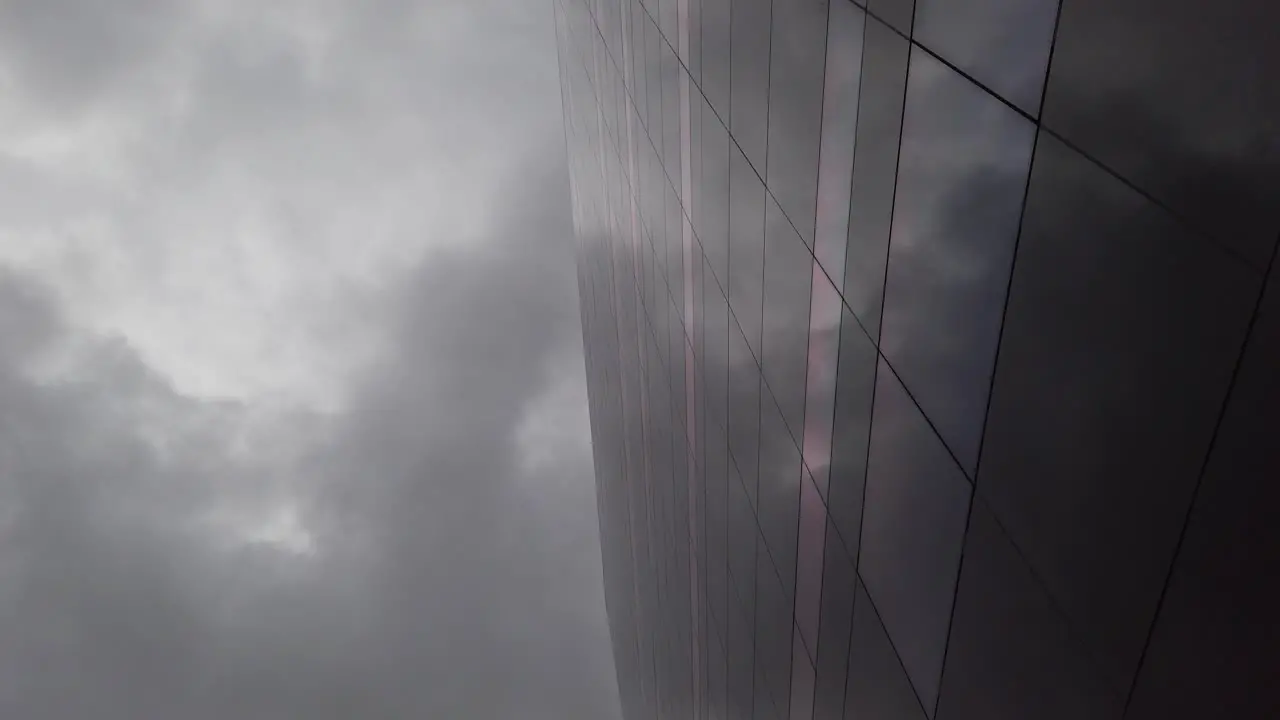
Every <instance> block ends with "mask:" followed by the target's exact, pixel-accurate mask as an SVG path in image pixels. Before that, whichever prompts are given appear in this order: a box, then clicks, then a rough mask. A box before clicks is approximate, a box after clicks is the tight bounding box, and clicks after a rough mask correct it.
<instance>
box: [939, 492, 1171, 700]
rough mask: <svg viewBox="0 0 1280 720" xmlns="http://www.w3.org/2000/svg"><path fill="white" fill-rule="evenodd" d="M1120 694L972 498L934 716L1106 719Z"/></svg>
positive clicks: (1010, 544)
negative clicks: (972, 503)
mask: <svg viewBox="0 0 1280 720" xmlns="http://www.w3.org/2000/svg"><path fill="white" fill-rule="evenodd" d="M995 628H999V629H1000V630H999V631H998V632H997V631H994V629H995ZM1123 700H1124V698H1123V697H1121V696H1120V695H1119V694H1118V693H1116V692H1115V691H1114V690H1112V689H1111V688H1110V687H1109V686H1108V685H1107V683H1106V682H1104V680H1103V677H1102V673H1101V672H1100V671H1099V670H1098V669H1097V668H1096V667H1095V665H1094V664H1093V663H1092V662H1091V660H1090V658H1089V656H1088V655H1087V654H1086V653H1085V651H1084V647H1083V645H1081V643H1080V642H1079V640H1078V639H1077V638H1076V637H1075V635H1074V633H1073V632H1072V630H1071V627H1070V626H1069V625H1068V623H1067V621H1066V619H1065V618H1064V617H1063V616H1062V614H1061V613H1060V612H1059V611H1058V610H1057V608H1055V607H1054V604H1053V601H1052V600H1051V599H1050V598H1049V596H1048V594H1047V593H1046V592H1045V591H1044V588H1043V587H1041V586H1040V584H1039V583H1038V582H1036V580H1035V578H1034V577H1033V576H1032V574H1031V569H1030V567H1028V566H1027V564H1026V561H1025V560H1023V559H1022V557H1021V556H1019V555H1018V552H1017V550H1016V549H1015V548H1014V546H1013V544H1012V543H1011V542H1010V541H1009V538H1008V537H1006V536H1005V534H1004V531H1003V530H1001V529H1000V526H999V525H998V524H997V522H996V519H995V517H994V516H993V515H992V514H991V512H990V511H989V510H988V509H987V508H986V506H985V505H984V504H983V503H982V502H975V503H974V505H973V516H972V519H971V520H970V522H969V532H968V536H967V538H966V540H965V549H964V569H963V570H962V571H961V573H960V589H959V593H958V594H957V595H956V608H955V619H954V621H953V624H952V628H951V640H950V643H949V644H948V647H947V669H946V672H945V673H944V674H943V676H942V691H941V693H940V697H939V699H938V713H937V720H954V719H956V718H988V717H989V718H1024V717H1025V718H1032V717H1034V718H1045V719H1046V720H1071V719H1073V718H1097V719H1098V720H1106V718H1118V717H1120V715H1121V711H1122V710H1123V707H1124V704H1123ZM1170 717H1173V716H1170Z"/></svg>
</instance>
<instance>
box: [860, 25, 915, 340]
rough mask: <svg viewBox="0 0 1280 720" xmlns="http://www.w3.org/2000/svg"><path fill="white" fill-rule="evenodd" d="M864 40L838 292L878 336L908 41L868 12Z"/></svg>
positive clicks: (905, 82)
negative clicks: (846, 231) (842, 277)
mask: <svg viewBox="0 0 1280 720" xmlns="http://www.w3.org/2000/svg"><path fill="white" fill-rule="evenodd" d="M865 43H866V47H865V49H864V51H863V53H864V54H863V63H862V67H863V73H862V99H861V100H860V101H859V105H858V138H857V148H856V149H855V152H854V157H853V190H852V194H851V195H850V197H849V242H848V251H847V252H848V257H847V258H846V261H845V280H844V297H845V300H846V301H847V302H848V303H849V307H850V308H852V309H853V311H854V312H855V313H857V315H858V317H859V319H861V320H862V323H863V325H864V326H865V327H866V328H867V331H868V332H869V333H870V334H871V337H872V338H878V337H879V333H880V304H881V301H882V300H883V295H884V268H885V261H886V259H887V258H888V254H889V225H890V223H891V222H892V220H893V188H894V184H895V183H896V181H897V175H898V140H899V131H900V130H901V128H902V103H903V99H904V97H905V93H906V87H907V51H908V48H909V44H908V43H907V41H906V40H904V39H903V38H902V37H900V36H899V35H897V34H896V33H894V32H893V31H892V30H890V29H889V28H888V27H887V26H886V25H885V24H884V23H881V22H879V21H878V20H876V19H874V18H868V19H867V28H866V38H865Z"/></svg>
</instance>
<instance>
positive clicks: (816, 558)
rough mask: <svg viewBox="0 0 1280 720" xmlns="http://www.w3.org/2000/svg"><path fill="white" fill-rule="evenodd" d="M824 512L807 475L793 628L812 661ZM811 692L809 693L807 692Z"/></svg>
mask: <svg viewBox="0 0 1280 720" xmlns="http://www.w3.org/2000/svg"><path fill="white" fill-rule="evenodd" d="M826 529H827V509H826V507H824V506H823V504H822V498H821V496H819V495H818V488H817V487H816V486H815V485H814V484H813V478H811V477H809V476H808V475H807V473H806V474H805V476H804V477H803V478H802V479H801V481H800V529H799V533H798V539H797V544H796V628H797V630H798V631H799V633H800V636H801V637H802V639H803V640H804V648H805V649H804V652H805V653H807V655H806V657H807V658H809V661H810V662H812V661H813V659H814V658H815V657H816V653H815V652H814V651H815V650H817V647H818V620H819V612H820V611H821V608H822V566H823V562H822V556H823V552H824V551H825V549H826V548H825V540H826ZM810 692H811V693H812V690H810Z"/></svg>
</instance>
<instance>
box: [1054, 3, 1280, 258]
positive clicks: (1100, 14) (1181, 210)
mask: <svg viewBox="0 0 1280 720" xmlns="http://www.w3.org/2000/svg"><path fill="white" fill-rule="evenodd" d="M1061 15H1062V16H1061V19H1060V20H1059V24H1058V34H1057V40H1056V42H1055V45H1054V51H1053V67H1052V69H1051V70H1050V73H1049V87H1048V90H1047V91H1046V92H1047V96H1046V98H1045V109H1044V117H1045V123H1046V125H1047V127H1049V128H1050V129H1052V130H1053V131H1054V132H1057V133H1060V134H1061V135H1062V136H1063V137H1065V138H1066V139H1067V140H1069V141H1070V142H1072V143H1073V144H1074V145H1076V146H1077V147H1079V148H1081V149H1082V150H1083V151H1084V152H1086V153H1088V154H1089V155H1091V156H1093V157H1096V158H1097V159H1099V160H1101V161H1102V163H1103V164H1104V165H1106V166H1107V167H1110V168H1112V169H1114V170H1115V171H1117V172H1118V173H1119V174H1120V175H1122V176H1123V177H1125V178H1127V179H1129V180H1130V181H1132V182H1133V183H1134V184H1135V185H1137V186H1138V187H1140V188H1142V189H1143V190H1144V191H1146V192H1148V193H1150V194H1151V195H1154V196H1155V197H1157V198H1159V199H1160V200H1161V201H1162V202H1163V203H1165V204H1166V205H1167V206H1169V207H1171V208H1172V209H1173V210H1174V211H1175V212H1176V213H1177V214H1178V215H1179V216H1182V217H1186V218H1189V219H1190V220H1191V221H1192V222H1194V223H1195V224H1196V225H1197V226H1198V227H1199V228H1200V229H1201V230H1203V231H1205V232H1207V233H1208V234H1210V235H1212V236H1213V237H1215V238H1217V239H1218V241H1219V242H1221V243H1222V244H1224V245H1225V246H1227V247H1230V248H1231V249H1232V250H1234V251H1235V252H1237V253H1239V254H1240V255H1241V256H1242V257H1244V258H1246V259H1248V261H1249V262H1251V263H1252V264H1253V265H1254V266H1255V267H1257V268H1259V269H1263V268H1265V267H1266V263H1267V260H1268V258H1269V257H1270V251H1271V248H1272V247H1274V244H1275V240H1276V232H1277V230H1280V204H1277V203H1276V202H1275V199H1276V197H1277V196H1280V142H1277V141H1276V138H1277V136H1278V133H1277V125H1276V118H1280V83H1277V82H1276V80H1275V68H1277V67H1280V46H1278V45H1277V44H1276V41H1275V29H1276V28H1277V27H1280V3H1275V2H1250V1H1249V0H1231V1H1229V2H1221V3H1214V4H1213V5H1212V7H1211V8H1210V7H1208V6H1206V5H1205V4H1204V3H1202V2H1197V1H1196V0H1071V1H1070V2H1067V3H1065V4H1064V5H1063V8H1062V14H1061Z"/></svg>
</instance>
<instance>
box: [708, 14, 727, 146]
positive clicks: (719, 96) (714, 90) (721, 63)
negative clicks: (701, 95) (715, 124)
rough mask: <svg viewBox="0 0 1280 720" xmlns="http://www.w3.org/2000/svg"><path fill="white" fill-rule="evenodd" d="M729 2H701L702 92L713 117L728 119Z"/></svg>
mask: <svg viewBox="0 0 1280 720" xmlns="http://www.w3.org/2000/svg"><path fill="white" fill-rule="evenodd" d="M729 5H730V0H702V90H703V92H705V93H706V95H707V102H709V103H711V107H712V109H714V110H715V114H716V115H718V116H719V117H720V118H723V119H724V120H726V121H727V120H728V119H729V41H730V28H731V25H730V22H729Z"/></svg>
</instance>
